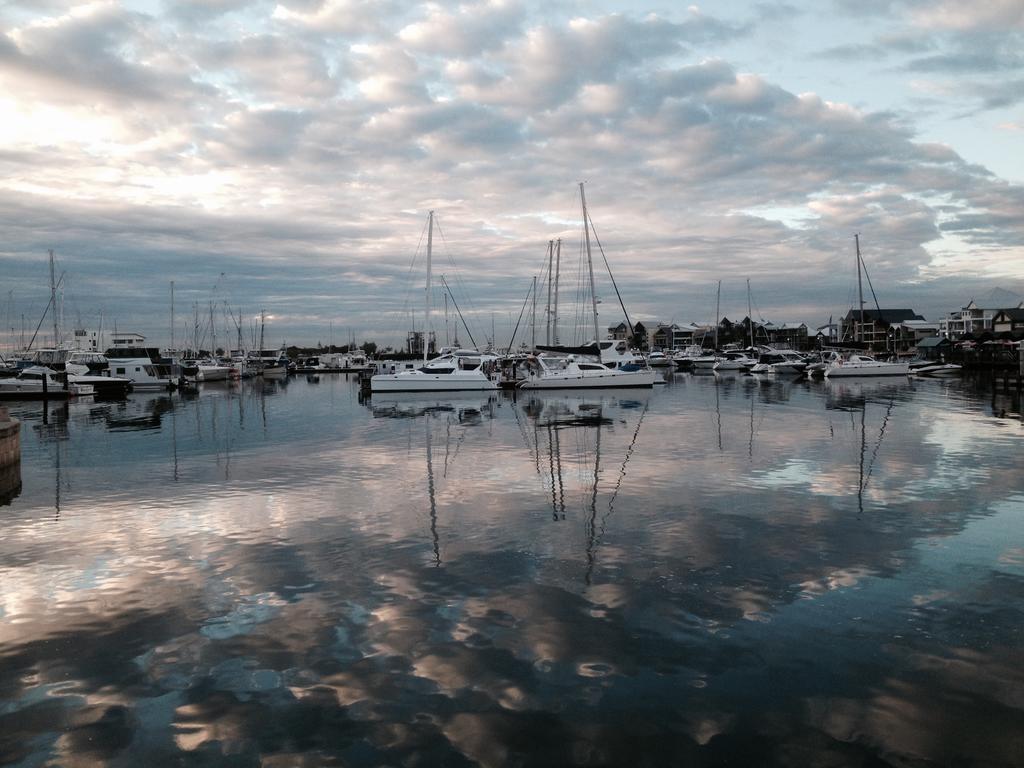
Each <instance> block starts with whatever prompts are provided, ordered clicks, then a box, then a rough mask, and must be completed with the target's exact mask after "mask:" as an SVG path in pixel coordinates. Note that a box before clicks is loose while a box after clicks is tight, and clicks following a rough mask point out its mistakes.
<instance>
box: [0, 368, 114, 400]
mask: <svg viewBox="0 0 1024 768" xmlns="http://www.w3.org/2000/svg"><path fill="white" fill-rule="evenodd" d="M94 393H95V390H94V389H93V388H92V386H90V385H88V384H72V383H70V382H69V381H68V380H67V378H66V376H65V375H64V374H62V373H59V372H57V371H55V370H53V369H52V368H45V367H43V366H41V365H33V366H31V367H29V368H24V369H22V371H21V372H20V373H19V374H18V375H17V376H14V377H10V378H6V379H0V400H48V399H53V400H65V399H68V398H72V397H85V396H87V395H92V394H94Z"/></svg>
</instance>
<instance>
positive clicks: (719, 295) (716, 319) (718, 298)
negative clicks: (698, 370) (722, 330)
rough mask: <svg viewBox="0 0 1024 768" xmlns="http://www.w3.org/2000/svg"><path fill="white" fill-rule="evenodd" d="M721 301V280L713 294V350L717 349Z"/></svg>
mask: <svg viewBox="0 0 1024 768" xmlns="http://www.w3.org/2000/svg"><path fill="white" fill-rule="evenodd" d="M721 303H722V281H721V280H719V281H718V294H717V295H716V296H715V350H716V351H717V350H718V326H719V325H720V324H721V323H720V320H721V315H720V314H719V312H720V309H719V307H720V305H721Z"/></svg>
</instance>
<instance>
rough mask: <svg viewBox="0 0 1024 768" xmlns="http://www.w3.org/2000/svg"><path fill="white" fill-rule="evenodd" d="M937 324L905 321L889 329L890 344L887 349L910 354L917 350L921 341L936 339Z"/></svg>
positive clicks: (922, 321)
mask: <svg viewBox="0 0 1024 768" xmlns="http://www.w3.org/2000/svg"><path fill="white" fill-rule="evenodd" d="M938 335H939V324H938V323H930V322H928V321H927V320H905V321H903V322H902V323H896V324H895V325H893V326H891V327H890V328H889V337H890V344H889V347H888V349H889V350H890V351H893V352H899V353H902V352H912V351H914V350H916V349H918V348H919V344H920V342H921V341H923V340H925V339H930V338H937V337H938Z"/></svg>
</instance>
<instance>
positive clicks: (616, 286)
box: [587, 212, 633, 343]
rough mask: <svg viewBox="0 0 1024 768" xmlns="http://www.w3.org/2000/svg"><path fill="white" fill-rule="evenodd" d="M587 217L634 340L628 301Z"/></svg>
mask: <svg viewBox="0 0 1024 768" xmlns="http://www.w3.org/2000/svg"><path fill="white" fill-rule="evenodd" d="M587 219H589V220H590V231H591V232H593V233H594V241H595V242H596V243H597V250H599V251H600V252H601V258H602V259H603V260H604V268H605V269H607V270H608V277H609V278H611V281H612V288H614V289H615V296H616V297H617V298H618V300H619V306H620V307H622V314H623V315H625V316H626V325H627V326H628V328H629V340H630V343H632V342H633V323H632V321H630V319H629V312H627V311H626V303H625V302H624V301H623V300H622V294H621V293H619V284H618V283H616V282H615V275H613V274H612V267H611V265H610V264H609V263H608V257H607V256H606V255H605V253H604V246H603V245H601V238H599V237H598V236H597V228H596V227H594V220H593V219H592V218H591V217H590V213H589V212H588V213H587Z"/></svg>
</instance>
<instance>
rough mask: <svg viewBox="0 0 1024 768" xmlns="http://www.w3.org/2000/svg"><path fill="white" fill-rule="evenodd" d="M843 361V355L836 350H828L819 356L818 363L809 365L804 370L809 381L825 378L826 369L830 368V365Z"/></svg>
mask: <svg viewBox="0 0 1024 768" xmlns="http://www.w3.org/2000/svg"><path fill="white" fill-rule="evenodd" d="M841 359H842V355H840V354H839V353H838V352H836V351H835V350H834V349H830V350H827V351H825V352H822V353H821V354H820V355H819V359H818V360H817V361H816V362H812V363H808V364H807V367H806V368H805V369H804V373H806V374H807V378H809V379H821V378H824V376H825V369H826V368H828V366H829V364H830V363H834V362H836V361H837V360H841Z"/></svg>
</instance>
